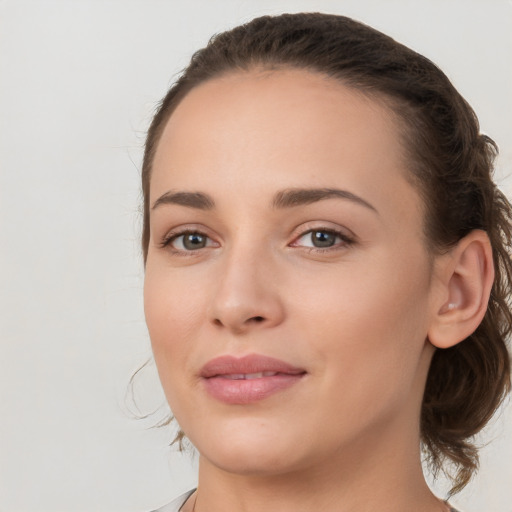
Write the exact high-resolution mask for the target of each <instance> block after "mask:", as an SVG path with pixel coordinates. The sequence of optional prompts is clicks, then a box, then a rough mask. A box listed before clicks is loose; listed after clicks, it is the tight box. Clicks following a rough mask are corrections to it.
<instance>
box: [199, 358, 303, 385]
mask: <svg viewBox="0 0 512 512" xmlns="http://www.w3.org/2000/svg"><path fill="white" fill-rule="evenodd" d="M261 372H275V373H284V374H289V375H300V374H303V373H306V371H305V370H304V369H303V368H298V367H296V366H293V365H292V364H289V363H286V362H285V361H281V360H280V359H275V358H273V357H268V356H264V355H260V354H249V355H246V356H243V357H235V356H231V355H225V356H220V357H216V358H215V359H212V360H211V361H208V362H207V363H206V364H205V365H204V366H203V367H202V368H201V371H200V376H201V377H203V378H205V379H208V378H210V377H216V376H218V375H233V374H253V373H261Z"/></svg>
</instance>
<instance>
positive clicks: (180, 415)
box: [142, 13, 512, 512]
mask: <svg viewBox="0 0 512 512" xmlns="http://www.w3.org/2000/svg"><path fill="white" fill-rule="evenodd" d="M495 153H496V148H495V145H494V143H493V142H492V141H491V140H490V139H489V138H488V137H486V136H484V135H480V134H479V129H478V123H477V120H476V117H475V115H474V113H473V111H472V110H471V108H470V107H469V105H468V104H467V103H466V102H465V101H464V100H463V98H462V97H461V96H460V95H459V94H458V93H457V92H456V90H455V89H454V88H453V86H452V85H451V84H450V82H449V81H448V79H447V78H446V77H445V75H444V74H443V73H442V72H441V71H439V69H438V68H437V67H435V66H434V65H433V64H432V63H431V62H430V61H428V60H427V59H425V58H424V57H422V56H420V55H418V54H416V53H414V52H413V51H411V50H410V49H408V48H406V47H404V46H402V45H400V44H398V43H396V42H395V41H393V40H392V39H390V38H389V37H387V36H385V35H383V34H381V33H379V32H377V31H375V30H373V29H371V28H369V27H367V26H364V25H362V24H360V23H357V22H355V21H353V20H350V19H348V18H345V17H341V16H334V15H325V14H318V13H314V14H313V13H309V14H293V15H281V16H277V17H268V16H265V17H262V18H258V19H255V20H253V21H252V22H250V23H248V24H246V25H243V26H240V27H237V28H235V29H233V30H231V31H229V32H225V33H223V34H220V35H218V36H216V37H214V38H213V39H212V40H211V41H210V43H209V44H208V46H207V47H206V48H204V49H203V50H200V51H199V52H197V53H196V54H195V55H194V56H193V58H192V61H191V63H190V65H189V66H188V68H187V69H186V70H185V72H184V74H183V75H182V77H181V78H180V79H179V80H178V82H177V83H176V84H175V85H174V86H173V87H172V88H171V90H170V91H169V93H168V94H167V96H166V97H165V98H164V100H163V102H162V104H161V106H160V108H159V110H158V112H157V114H156V115H155V118H154V120H153V123H152V125H151V127H150V130H149V133H148V137H147V142H146V151H145V157H144V164H143V176H142V180H143V193H144V231H143V250H144V257H145V263H146V280H145V311H146V319H147V324H148V329H149V333H150V337H151V341H152V346H153V351H154V355H155V360H156V363H157V366H158V370H159V374H160V379H161V381H162V385H163V388H164V390H165V393H166V396H167V399H168V401H169V404H170V406H171V409H172V411H173V414H174V416H175V418H176V419H177V421H178V423H179V425H180V427H181V429H182V431H181V432H180V435H179V436H178V437H179V439H181V438H182V437H183V436H184V435H186V436H187V437H188V438H189V439H190V440H191V442H192V443H193V444H194V446H195V447H196V448H197V450H198V451H199V454H200V459H199V485H198V489H197V491H195V492H193V493H187V495H186V496H183V497H181V498H180V499H178V500H177V501H175V502H174V503H172V504H169V505H167V506H165V507H163V508H161V509H160V510H161V511H162V512H169V511H172V510H182V511H184V512H190V511H195V512H218V511H241V510H246V511H263V510H279V511H294V512H297V511H304V512H306V511H313V510H322V511H337V512H340V511H346V510H347V511H348V510H351V511H373V510H379V511H380V512H385V511H393V512H396V511H402V510H403V511H406V510H407V511H410V510H415V511H425V512H435V511H438V512H439V511H444V510H450V507H449V505H448V504H447V503H445V502H443V501H441V500H439V499H438V498H437V497H435V496H434V495H433V494H432V492H431V491H430V490H429V488H428V486H427V485H426V483H425V480H424V477H423V473H422V468H421V453H422V451H421V450H422V449H423V451H424V453H425V454H426V455H427V457H428V459H429V461H430V463H431V465H432V467H433V468H434V469H440V468H442V467H443V464H447V463H452V464H454V465H455V468H456V471H455V473H454V476H453V478H454V487H453V489H452V492H457V491H458V490H460V489H461V488H462V487H463V486H464V485H466V484H467V482H468V480H469V479H470V477H471V475H472V473H473V472H474V471H475V470H476V467H477V463H478V456H477V451H476V448H475V447H474V446H473V444H472V443H471V437H472V436H473V435H474V434H476V433H477V432H478V431H479V430H480V429H481V428H483V426H484V425H485V424H486V423H487V422H488V420H489V419H490V417H491V416H492V414H493V413H494V411H495V410H496V408H497V407H498V405H499V403H500V402H501V400H502V399H503V397H504V395H505V394H506V393H507V392H508V391H509V389H510V361H509V355H508V352H507V348H506V345H505V339H506V337H507V336H508V335H509V334H510V331H511V328H512V327H511V326H512V313H511V311H510V308H509V306H508V302H507V301H508V300H509V299H510V293H511V292H510V281H511V277H512V262H511V259H510V252H509V251H510V246H511V236H512V223H511V218H512V210H511V206H510V204H509V203H508V201H507V200H506V199H505V197H504V196H503V195H502V194H501V193H500V192H499V191H498V190H497V189H496V187H495V186H494V184H493V182H492V180H491V173H492V161H493V157H494V156H495Z"/></svg>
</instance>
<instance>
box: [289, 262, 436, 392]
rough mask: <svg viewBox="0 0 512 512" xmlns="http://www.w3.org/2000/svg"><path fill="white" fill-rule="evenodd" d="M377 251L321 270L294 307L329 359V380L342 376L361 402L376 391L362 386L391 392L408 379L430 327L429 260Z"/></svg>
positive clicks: (312, 341) (314, 345) (320, 355)
mask: <svg viewBox="0 0 512 512" xmlns="http://www.w3.org/2000/svg"><path fill="white" fill-rule="evenodd" d="M379 256H380V257H379V258H376V261H374V262H372V263H371V264H370V263H369V262H367V263H368V264H367V265H362V266H359V265H353V266H350V267H349V266H347V267H346V268H341V267H340V268H339V269H336V271H334V270H333V272H331V273H330V275H329V276H326V277H325V278H324V279H320V280H319V279H318V275H317V276H316V279H315V281H314V282H311V283H309V284H308V285H307V286H306V288H307V289H309V290H310V291H309V292H306V293H304V291H303V293H302V294H301V295H300V299H301V300H300V302H297V304H296V308H295V309H296V318H295V321H296V322H297V323H299V324H300V325H301V332H302V333H303V338H302V339H304V340H309V343H310V344H311V346H312V348H313V349H314V350H315V352H316V353H317V356H318V357H317V359H318V360H319V361H320V362H321V363H322V364H323V365H325V375H326V378H327V379H328V380H329V386H333V387H334V386H335V385H340V382H341V384H343V385H344V386H347V387H350V389H351V391H350V392H352V390H355V391H354V392H358V390H359V391H360V392H361V399H362V400H364V398H365V397H371V396H375V393H369V392H368V389H365V387H371V388H375V391H377V395H381V394H382V393H383V387H384V386H387V388H386V389H388V390H390V392H391V388H393V389H394V390H395V391H396V390H397V388H398V387H400V386H406V385H411V383H412V382H413V381H414V379H415V378H416V369H417V367H418V364H419V361H420V358H421V354H422V351H423V348H424V345H425V339H426V333H427V330H428V329H427V321H428V315H427V312H428V297H429V273H428V266H427V265H426V263H425V264H424V263H423V260H421V259H420V260H418V259H416V258H414V256H413V255H411V257H403V258H402V259H401V260H398V259H397V257H396V255H395V256H392V255H390V256H386V255H384V254H381V255H379ZM418 262H420V263H418ZM353 383H356V384H357V385H356V386H355V387H354V386H352V384H353Z"/></svg>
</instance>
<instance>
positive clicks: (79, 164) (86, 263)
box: [0, 0, 512, 512]
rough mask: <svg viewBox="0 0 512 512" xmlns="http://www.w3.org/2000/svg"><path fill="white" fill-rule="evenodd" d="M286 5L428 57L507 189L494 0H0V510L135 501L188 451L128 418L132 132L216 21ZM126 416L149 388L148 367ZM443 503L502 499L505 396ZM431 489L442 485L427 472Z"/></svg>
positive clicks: (134, 250) (44, 510)
mask: <svg viewBox="0 0 512 512" xmlns="http://www.w3.org/2000/svg"><path fill="white" fill-rule="evenodd" d="M285 11H290V12H292V11H325V12H331V13H340V14H346V15H349V16H352V17H355V18H356V19H359V20H362V21H364V22H366V23H368V24H370V25H373V26H375V27H376V28H378V29H380V30H382V31H384V32H386V33H388V34H390V35H391V36H393V37H395V38H396V39H398V40H399V41H401V42H403V43H405V44H407V45H409V46H411V47H412V48H414V49H415V50H417V51H419V52H421V53H423V54H425V55H426V56H428V57H429V58H431V59H432V60H434V61H435V62H436V63H437V64H439V65H440V66H441V68H443V69H444V70H445V71H446V72H447V74H448V75H449V77H450V78H451V79H452V80H453V82H454V83H455V86H456V87H458V89H459V90H460V91H461V93H462V94H463V95H464V96H465V97H466V98H467V99H468V100H469V102H470V103H471V104H472V105H473V107H474V108H475V110H476V112H477V113H478V115H479V118H480V121H481V126H482V130H483V131H485V132H486V133H488V134H490V135H491V136H492V137H493V138H494V139H495V140H496V141H497V142H498V144H499V146H500V148H501V157H500V159H499V162H498V175H497V179H498V182H499V183H500V185H501V186H502V188H503V189H504V190H505V191H506V192H507V193H508V194H509V197H510V196H512V180H511V179H510V178H507V175H508V174H510V173H511V172H512V144H511V143H512V135H511V134H512V130H511V124H512V121H511V120H512V97H511V96H512V35H511V34H512V3H511V2H510V1H509V0H444V1H442V0H429V1H426V0H423V1H422V0H418V1H412V0H410V1H407V0H387V1H386V0H337V1H334V0H332V1H328V0H325V1H320V0H317V1H315V0H302V1H298V0H297V1H292V0H289V1H276V0H254V1H247V0H245V1H244V0H217V1H215V0H210V1H208V0H202V1H200V0H187V1H185V0H182V1H172V0H167V1H165V0H137V1H135V0H101V1H100V0H89V1H87V0H62V1H58V0H39V1H27V0H3V1H0V244H1V245H0V247H1V253H0V258H1V261H0V263H1V266H0V269H1V270H0V321H1V323H0V329H1V332H0V335H1V349H0V383H1V386H0V511H1V512H28V511H30V512H64V511H66V512H69V511H73V512H75V511H76V512H79V511H84V512H96V511H98V512H103V511H105V512H106V511H109V512H144V511H147V510H150V509H152V508H153V507H156V506H159V505H162V504H163V503H165V502H167V501H169V500H170V499H172V498H173V497H175V496H176V495H177V494H179V493H181V492H183V491H185V490H186V489H188V488H190V487H192V486H193V485H194V478H195V477H194V475H195V468H194V465H195V459H194V457H193V456H191V455H185V456H180V455H179V454H177V453H176V451H175V449H173V448H169V446H168V444H169V441H170V440H171V437H172V433H171V432H170V430H169V429H168V428H161V429H151V428H150V427H151V426H152V425H153V424H155V423H157V422H158V421H159V420H160V419H162V418H163V417H164V416H165V408H163V409H159V410H158V411H157V412H156V414H154V415H152V416H150V417H148V418H146V419H141V420H136V419H134V413H136V412H137V409H136V407H135V405H134V404H133V400H132V398H133V397H132V394H130V393H128V395H127V396H126V391H127V387H128V383H129V380H130V377H131V375H132V373H133V372H134V371H135V370H136V369H137V368H138V367H139V366H140V365H142V364H143V363H144V362H145V361H146V360H147V359H148V358H149V357H150V356H151V352H150V345H149V340H148V336H147V332H146V328H145V325H144V316H143V309H142V282H143V269H142V263H141V257H140V250H139V240H138V238H139V234H140V214H139V207H140V192H139V169H140V163H141V147H142V144H143V140H144V134H145V130H146V129H147V126H148V123H149V121H150V118H151V115H152V113H153V112H154V108H155V105H156V103H157V102H158V100H159V99H160V98H161V97H162V96H163V94H164V93H165V91H166V90H167V88H168V86H169V85H170V84H171V83H172V81H173V80H174V79H175V78H176V76H177V74H178V73H179V71H180V70H181V69H182V68H183V67H184V66H185V65H186V63H187V60H188V59H189V57H190V56H191V54H192V52H193V51H194V50H195V49H198V48H199V47H202V46H203V45H204V44H205V43H206V42H207V40H208V38H209V37H210V36H211V35H212V34H213V33H215V32H218V31H221V30H224V29H227V28H230V27H232V26H235V25H237V24H239V23H241V22H244V21H247V20H249V19H251V18H252V17H255V16H258V15H263V14H268V13H280V12H285ZM133 395H134V397H135V398H136V400H137V403H138V404H139V409H140V411H139V413H140V414H141V415H144V414H147V413H149V412H151V411H153V410H154V409H157V408H158V407H159V405H160V404H161V403H162V402H163V395H162V393H161V391H160V389H159V385H158V381H157V377H156V371H155V368H154V365H152V364H149V365H148V366H147V367H146V368H144V369H143V370H141V371H140V372H139V374H138V376H137V378H136V379H135V385H134V387H133ZM491 440H492V443H491V444H489V445H488V446H487V447H485V448H484V449H483V451H482V467H481V471H480V473H479V475H478V477H477V478H476V479H475V480H474V481H473V482H472V484H471V485H470V486H469V487H468V488H467V489H466V490H465V491H464V492H463V493H461V494H460V495H459V496H458V497H457V498H456V499H454V500H453V502H454V503H455V504H456V505H458V506H459V507H460V508H461V510H464V511H465V512H482V511H484V510H485V512H511V511H512V462H511V461H512V407H511V406H510V405H507V406H506V407H504V408H503V410H502V412H501V415H500V416H499V417H498V419H497V420H496V421H495V422H494V423H493V424H492V426H491V427H490V428H489V429H488V430H487V431H486V432H485V434H484V435H483V436H482V438H481V442H482V443H484V442H485V443H487V442H489V441H491ZM436 489H438V491H439V492H441V493H442V492H443V491H444V490H445V489H446V483H444V482H443V481H442V480H441V481H440V482H438V483H437V484H436Z"/></svg>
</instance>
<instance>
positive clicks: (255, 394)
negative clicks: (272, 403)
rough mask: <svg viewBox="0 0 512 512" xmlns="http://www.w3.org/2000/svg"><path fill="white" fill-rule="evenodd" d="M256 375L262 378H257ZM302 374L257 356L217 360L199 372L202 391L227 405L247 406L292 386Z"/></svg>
mask: <svg viewBox="0 0 512 512" xmlns="http://www.w3.org/2000/svg"><path fill="white" fill-rule="evenodd" d="M260 373H264V375H262V376H260V375H257V374H260ZM254 374H256V375H254ZM265 374H270V375H265ZM305 374H306V371H305V370H304V369H302V368H297V367H295V366H293V365H291V364H288V363H285V362H284V361H281V360H279V359H274V358H273V357H267V356H262V355H258V354H251V355H248V356H244V357H242V358H237V357H233V356H221V357H217V358H215V359H212V360H211V361H209V362H208V363H206V364H205V365H204V366H203V368H202V369H201V372H200V376H201V377H202V379H203V382H204V385H205V387H206V391H207V392H208V393H209V394H210V395H212V396H213V397H214V398H216V399H217V400H220V401H221V402H225V403H228V404H249V403H252V402H257V401H259V400H263V399H265V398H267V397H269V396H270V395H273V394H274V393H277V392H279V391H281V390H284V389H286V388H289V387H290V386H293V384H296V383H297V382H299V381H300V380H301V379H302V377H303V376H304V375H305ZM246 377H248V378H246Z"/></svg>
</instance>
